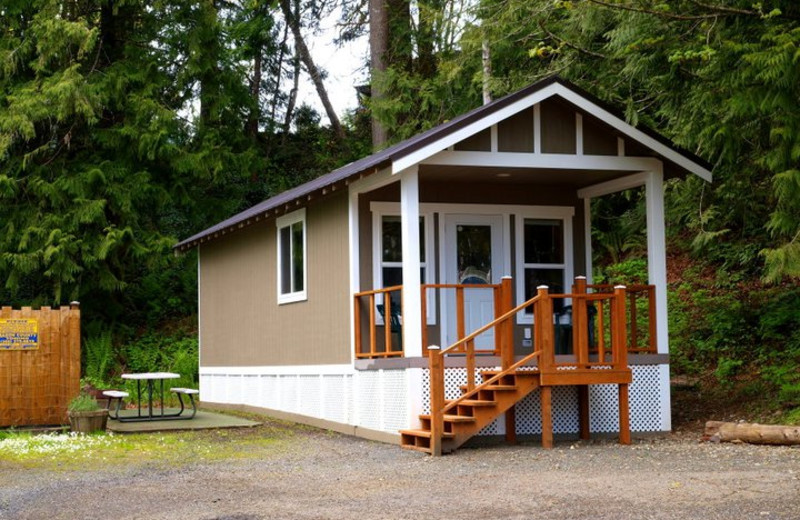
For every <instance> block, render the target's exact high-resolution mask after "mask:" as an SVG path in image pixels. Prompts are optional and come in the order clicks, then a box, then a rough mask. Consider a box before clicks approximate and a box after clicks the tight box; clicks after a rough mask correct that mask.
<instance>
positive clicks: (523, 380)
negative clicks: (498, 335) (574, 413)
mask: <svg viewBox="0 0 800 520" xmlns="http://www.w3.org/2000/svg"><path fill="white" fill-rule="evenodd" d="M492 375H494V374H492ZM505 378H514V382H513V386H515V387H516V389H515V390H513V391H498V390H492V389H491V388H492V387H491V385H490V386H488V387H485V389H483V390H481V392H492V393H493V394H494V399H493V400H494V401H495V402H496V403H497V404H495V405H494V406H491V407H486V406H480V407H477V406H470V405H459V406H458V415H469V416H472V417H474V418H475V420H474V421H473V422H461V423H453V433H454V434H455V436H454V437H453V438H450V439H442V451H448V452H450V451H454V450H456V449H458V448H459V447H460V446H462V445H463V444H464V443H465V442H467V441H468V440H469V439H471V438H472V437H474V436H475V435H476V434H477V433H478V432H480V431H481V430H483V429H484V428H485V427H486V426H488V425H490V424H491V423H492V422H493V421H494V420H495V419H497V418H498V417H500V415H502V414H503V413H505V412H507V411H508V410H509V409H510V408H512V407H513V406H514V405H515V404H517V403H518V402H520V401H521V400H522V399H524V398H525V397H526V396H527V395H528V394H530V393H531V392H533V391H534V390H536V389H537V388H539V386H540V385H539V372H538V371H535V370H530V371H527V370H526V371H520V372H516V373H514V374H508V375H506V376H504V379H505ZM505 384H509V382H508V380H507V379H506V381H505Z"/></svg>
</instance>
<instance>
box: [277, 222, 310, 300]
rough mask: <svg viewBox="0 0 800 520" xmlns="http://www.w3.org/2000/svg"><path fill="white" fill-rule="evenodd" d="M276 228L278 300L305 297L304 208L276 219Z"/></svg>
mask: <svg viewBox="0 0 800 520" xmlns="http://www.w3.org/2000/svg"><path fill="white" fill-rule="evenodd" d="M275 224H276V226H277V228H278V303H291V302H297V301H302V300H306V299H307V296H306V256H307V255H306V211H305V209H301V210H299V211H295V212H294V213H290V214H289V215H284V216H283V217H281V218H279V219H278V220H277V221H276V223H275Z"/></svg>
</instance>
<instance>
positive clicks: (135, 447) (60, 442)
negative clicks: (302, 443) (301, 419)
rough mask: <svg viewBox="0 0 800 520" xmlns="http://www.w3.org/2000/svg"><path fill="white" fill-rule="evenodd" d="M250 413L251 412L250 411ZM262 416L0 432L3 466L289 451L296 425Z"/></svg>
mask: <svg viewBox="0 0 800 520" xmlns="http://www.w3.org/2000/svg"><path fill="white" fill-rule="evenodd" d="M251 417H252V416H251ZM258 420H260V421H264V423H263V424H262V425H261V426H257V427H253V428H237V429H219V430H200V431H177V432H154V433H136V434H114V433H110V432H106V433H97V434H91V435H82V434H75V433H66V432H54V433H45V434H34V433H30V432H15V431H0V468H3V467H6V468H13V467H23V468H40V469H48V470H65V471H71V470H82V469H87V464H89V463H91V467H90V469H92V470H102V469H113V468H114V467H119V466H121V465H125V466H182V465H188V464H192V463H195V462H209V461H223V460H230V459H239V458H249V457H262V458H263V457H269V456H274V455H276V454H280V453H283V452H285V450H286V449H287V447H288V446H289V444H290V441H291V438H292V437H293V436H294V435H295V433H296V430H295V429H294V428H290V427H289V425H288V423H282V422H278V421H272V420H269V419H265V418H263V417H259V418H258Z"/></svg>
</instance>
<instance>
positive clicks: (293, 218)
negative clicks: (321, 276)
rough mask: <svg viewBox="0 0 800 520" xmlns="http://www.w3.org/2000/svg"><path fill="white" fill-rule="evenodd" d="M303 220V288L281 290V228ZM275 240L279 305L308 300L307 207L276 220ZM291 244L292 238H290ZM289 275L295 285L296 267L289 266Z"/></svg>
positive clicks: (292, 284) (291, 283) (290, 256)
mask: <svg viewBox="0 0 800 520" xmlns="http://www.w3.org/2000/svg"><path fill="white" fill-rule="evenodd" d="M298 222H301V223H302V224H303V289H302V290H301V291H293V292H288V293H282V292H281V280H282V276H281V274H282V273H281V271H282V267H283V266H282V265H281V258H282V255H281V253H282V250H281V230H282V229H284V228H287V227H291V226H292V225H294V224H297V223H298ZM275 227H276V228H277V229H276V232H275V242H276V248H275V249H276V251H277V259H276V262H275V263H276V266H277V269H276V273H277V278H276V284H275V285H276V289H277V293H278V305H283V304H285V303H294V302H301V301H306V300H308V224H307V221H306V209H305V208H301V209H299V210H297V211H293V212H292V213H289V214H286V215H283V216H282V217H279V218H277V219H276V220H275ZM289 236H290V237H291V230H290V232H289ZM289 243H290V245H291V238H290V240H289ZM289 258H292V255H291V252H290V254H289ZM289 277H290V280H291V282H290V285H291V286H292V287H293V286H294V269H292V266H289Z"/></svg>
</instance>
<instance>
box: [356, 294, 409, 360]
mask: <svg viewBox="0 0 800 520" xmlns="http://www.w3.org/2000/svg"><path fill="white" fill-rule="evenodd" d="M402 289H403V286H402V285H394V286H392V287H384V288H381V289H372V290H370V291H362V292H358V293H355V294H354V295H353V318H354V323H353V325H354V327H355V334H354V342H355V345H354V350H355V356H356V358H387V357H402V356H403V355H404V348H403V343H402V339H401V341H400V350H392V330H391V328H392V327H391V321H392V302H391V297H390V296H389V293H392V292H395V291H401V292H400V298H401V300H400V301H401V305H402ZM377 295H383V296H384V298H383V305H384V312H383V324H384V329H385V330H384V336H383V337H384V349H385V350H384V352H379V351H378V349H377V320H376V316H375V309H376V306H375V297H376V296H377ZM364 297H366V298H368V299H369V307H368V309H369V310H368V317H369V351H368V352H361V343H362V341H363V338H362V334H361V298H364ZM401 338H402V333H401Z"/></svg>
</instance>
